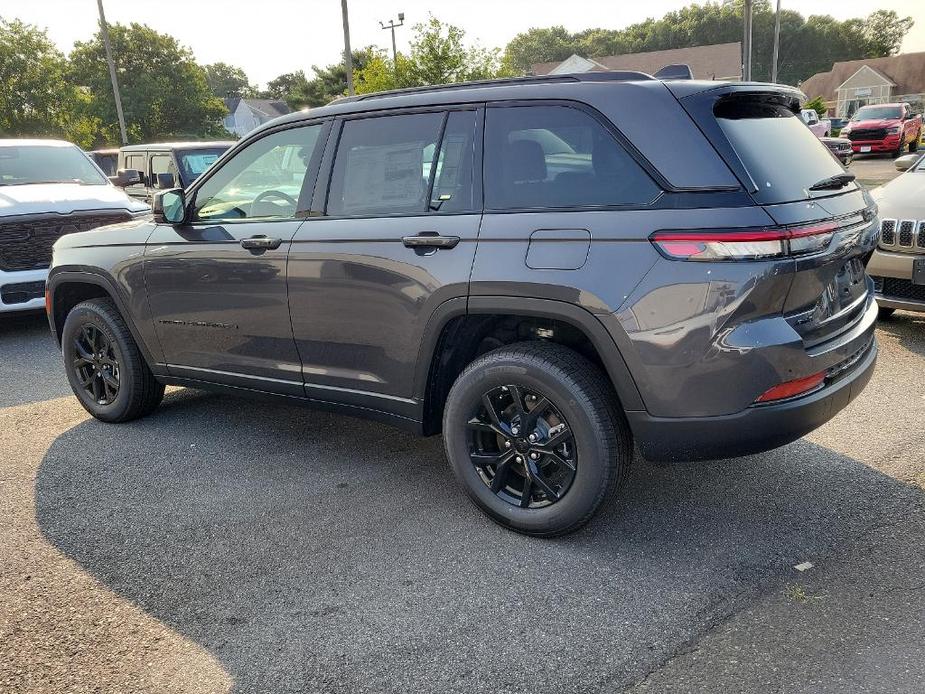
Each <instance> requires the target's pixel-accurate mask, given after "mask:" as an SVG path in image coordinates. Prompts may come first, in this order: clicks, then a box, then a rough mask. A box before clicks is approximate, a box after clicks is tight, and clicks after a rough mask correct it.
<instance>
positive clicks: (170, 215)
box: [152, 188, 186, 224]
mask: <svg viewBox="0 0 925 694" xmlns="http://www.w3.org/2000/svg"><path fill="white" fill-rule="evenodd" d="M152 207H153V209H154V221H155V222H157V223H158V224H183V222H185V221H186V196H185V195H184V194H183V189H182V188H172V189H171V190H165V191H164V192H162V193H157V194H155V196H154V204H153V205H152Z"/></svg>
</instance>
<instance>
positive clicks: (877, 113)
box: [851, 106, 902, 121]
mask: <svg viewBox="0 0 925 694" xmlns="http://www.w3.org/2000/svg"><path fill="white" fill-rule="evenodd" d="M901 115H902V109H901V108H900V107H899V106H862V107H861V108H859V109H858V112H857V113H855V114H854V116H852V117H851V120H853V121H859V120H881V119H884V118H899V117H900V116H901Z"/></svg>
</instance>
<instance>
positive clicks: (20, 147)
mask: <svg viewBox="0 0 925 694" xmlns="http://www.w3.org/2000/svg"><path fill="white" fill-rule="evenodd" d="M149 213H150V208H149V207H148V206H147V205H145V204H144V203H142V202H139V201H137V200H132V199H131V198H129V197H128V196H127V195H126V194H125V193H124V192H123V191H122V190H120V189H118V188H116V187H115V186H114V185H112V183H110V181H109V179H107V178H106V176H105V175H104V174H103V172H102V171H101V170H100V169H99V167H98V166H97V165H96V164H94V163H93V162H92V161H91V160H90V158H89V157H88V156H87V155H86V154H84V153H83V152H82V151H81V150H80V149H78V148H77V147H76V146H74V145H72V144H71V143H70V142H61V141H59V140H2V139H0V313H3V312H7V311H25V310H30V309H40V308H43V307H44V301H45V278H46V277H47V276H48V265H49V263H50V262H51V247H52V245H54V243H55V241H57V240H58V238H59V237H61V236H62V235H64V234H69V233H72V232H75V231H87V230H89V229H93V228H95V227H98V226H103V225H104V224H113V223H115V222H124V221H128V220H130V219H133V218H135V217H138V216H143V215H146V214H149Z"/></svg>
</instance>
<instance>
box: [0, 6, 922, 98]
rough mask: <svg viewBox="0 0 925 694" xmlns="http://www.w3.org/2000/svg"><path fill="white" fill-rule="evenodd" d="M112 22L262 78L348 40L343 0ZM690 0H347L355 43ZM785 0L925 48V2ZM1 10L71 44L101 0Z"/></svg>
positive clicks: (518, 26)
mask: <svg viewBox="0 0 925 694" xmlns="http://www.w3.org/2000/svg"><path fill="white" fill-rule="evenodd" d="M104 3H105V9H106V18H107V19H108V20H109V21H110V22H121V23H128V22H141V23H144V24H147V25H149V26H151V27H153V28H154V29H156V30H158V31H161V32H166V33H169V34H172V35H173V36H175V37H176V38H177V39H178V40H179V41H180V42H181V43H183V44H185V45H187V46H189V47H190V48H192V50H193V53H194V54H195V55H196V58H197V60H199V61H200V62H201V63H212V62H217V61H224V62H226V63H231V64H233V65H239V66H241V67H243V68H244V70H245V71H246V72H247V74H248V75H249V77H250V78H251V81H252V82H258V83H260V84H261V85H263V84H265V83H266V82H267V81H268V80H271V79H273V78H274V77H276V76H277V75H279V74H281V73H284V72H291V71H293V70H298V69H304V70H305V71H306V73H310V68H311V66H312V65H327V64H329V63H333V62H336V61H337V60H338V59H339V51H341V50H342V48H343V35H342V30H341V15H340V0H257V1H256V2H241V0H104ZM687 4H689V2H685V1H684V0H647V1H646V2H637V1H630V0H571V1H570V2H566V1H563V0H463V1H462V2H459V1H457V0H439V1H438V0H349V7H350V34H351V43H352V45H353V47H354V48H358V47H362V46H367V45H369V44H375V45H378V46H381V47H383V48H388V47H390V46H391V38H390V35H389V32H388V31H382V30H381V29H380V28H379V24H378V21H379V20H388V19H389V18H390V17H395V16H396V15H397V14H398V13H399V12H404V13H405V22H406V24H407V25H410V24H415V23H417V22H420V21H423V20H424V19H426V18H427V13H428V12H432V13H433V14H434V15H435V16H437V17H438V18H439V19H441V20H443V21H446V22H451V23H453V24H456V25H458V26H461V27H462V28H463V29H465V31H466V38H467V40H468V41H469V42H476V41H477V42H478V43H480V44H481V45H483V46H486V47H494V46H497V47H501V48H503V47H504V45H505V44H506V43H507V42H508V41H509V40H510V39H511V38H512V37H513V36H514V35H515V34H517V33H519V32H521V31H525V30H527V29H529V28H530V27H547V26H553V25H555V24H562V25H564V26H565V27H566V28H567V29H569V30H570V31H578V30H581V29H586V28H588V27H606V28H613V29H620V28H623V27H625V26H627V25H629V24H634V23H636V22H639V21H642V20H644V19H646V18H647V17H661V16H662V15H663V14H664V13H665V12H668V11H670V10H675V9H678V8H680V7H684V6H685V5H687ZM783 7H784V8H787V9H792V10H796V11H798V12H800V13H801V14H803V15H808V14H832V15H834V16H835V17H837V18H838V19H847V18H848V17H863V16H866V15H868V14H869V13H870V12H872V11H873V10H874V9H878V8H882V9H893V10H896V11H897V12H898V13H899V14H900V16H912V17H913V18H914V19H915V20H916V26H915V27H913V29H912V31H911V32H910V34H909V35H908V36H907V37H906V41H905V43H904V44H903V51H904V52H912V51H925V0H875V1H874V2H871V0H783ZM0 16H2V17H4V18H5V19H10V18H14V17H15V18H19V19H21V20H23V21H25V22H28V23H30V24H36V25H38V26H40V27H44V28H46V29H48V32H49V35H50V36H51V38H52V40H53V41H54V42H55V43H57V44H58V46H59V47H60V48H61V49H62V50H63V51H65V52H68V51H70V49H71V47H72V46H73V45H74V41H78V40H84V39H86V38H87V37H89V36H90V35H91V34H92V33H93V32H94V31H95V29H96V17H97V9H96V0H2V3H0ZM409 29H410V27H409V26H405V27H402V28H400V29H398V30H397V38H398V47H399V50H403V49H404V48H405V47H406V46H407V39H408V37H409V35H410V31H409Z"/></svg>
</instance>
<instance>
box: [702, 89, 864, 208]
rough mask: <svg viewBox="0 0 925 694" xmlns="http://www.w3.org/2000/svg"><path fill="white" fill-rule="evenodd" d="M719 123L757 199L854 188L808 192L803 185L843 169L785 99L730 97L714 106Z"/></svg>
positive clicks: (772, 199) (801, 197) (787, 199)
mask: <svg viewBox="0 0 925 694" xmlns="http://www.w3.org/2000/svg"><path fill="white" fill-rule="evenodd" d="M713 113H714V116H715V117H716V122H717V123H718V124H719V126H720V128H721V129H722V131H723V134H724V135H725V136H726V139H728V140H729V143H730V144H731V145H732V147H733V149H734V150H735V152H736V154H737V155H738V157H739V159H741V160H742V164H743V165H744V166H745V169H746V171H748V174H749V175H750V176H751V178H752V180H753V181H754V182H755V185H756V186H757V188H758V190H757V192H756V193H755V194H754V198H755V200H756V201H757V202H759V203H763V204H764V203H779V202H791V201H795V200H804V199H807V198H811V197H821V196H823V195H833V194H834V195H837V194H840V193H844V192H846V191H848V190H854V189H855V188H856V186H855V184H854V183H849V184H848V185H847V186H845V187H844V188H841V189H840V190H826V191H819V192H818V193H810V191H809V190H808V188H809V187H810V186H811V185H813V184H814V183H818V182H819V181H821V180H822V179H824V178H828V177H830V176H835V175H837V174H843V173H844V171H845V170H844V169H843V168H842V166H841V164H840V163H839V162H838V160H837V159H835V157H833V156H832V154H831V152H829V150H828V149H827V148H826V146H825V145H824V144H822V142H821V141H820V140H819V138H818V137H816V135H815V134H813V132H812V131H811V130H810V129H809V128H808V127H806V124H805V123H804V122H803V120H802V118H801V117H800V116H799V115H798V114H796V113H794V112H793V111H791V110H790V108H788V106H786V105H785V104H781V103H779V102H775V101H772V100H764V99H756V98H729V99H724V100H722V101H719V102H718V103H717V104H716V106H715V107H714V110H713Z"/></svg>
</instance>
